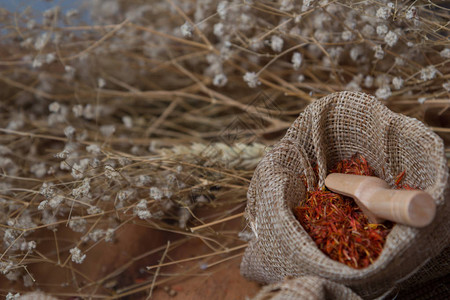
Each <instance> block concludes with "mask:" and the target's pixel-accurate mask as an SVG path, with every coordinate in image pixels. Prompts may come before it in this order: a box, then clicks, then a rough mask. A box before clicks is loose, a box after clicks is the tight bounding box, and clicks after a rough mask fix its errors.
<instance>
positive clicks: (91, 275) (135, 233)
mask: <svg viewBox="0 0 450 300" xmlns="http://www.w3.org/2000/svg"><path fill="white" fill-rule="evenodd" d="M240 226H241V220H240V219H238V220H235V221H234V222H233V221H232V222H227V224H225V225H222V226H218V227H219V228H218V229H222V230H223V229H226V230H236V232H237V231H238V228H240ZM41 234H42V233H41ZM230 236H233V237H232V238H223V237H222V238H218V239H217V240H218V241H220V242H221V243H222V242H224V243H226V245H227V247H233V246H235V245H242V244H243V242H242V241H238V240H237V238H236V237H235V235H234V234H231V235H230ZM79 237H80V236H79V235H78V234H74V233H73V232H72V231H71V230H69V229H66V228H64V227H61V228H59V229H58V231H57V238H58V243H59V247H60V249H63V251H62V253H64V254H61V257H60V260H61V263H63V262H64V261H65V260H66V258H67V257H68V255H69V251H68V249H69V248H70V247H73V245H74V242H75V241H77V240H79ZM41 238H43V237H41ZM44 238H45V239H46V240H48V242H45V243H41V244H40V246H39V247H38V251H39V252H41V253H43V254H44V255H46V256H47V257H48V258H50V259H51V260H53V261H54V262H55V264H51V263H36V264H32V265H30V266H29V270H30V272H31V273H32V274H33V276H34V277H35V278H36V280H37V283H36V284H35V286H33V287H31V288H23V287H21V286H19V285H18V284H14V283H13V282H11V281H9V280H7V279H4V278H3V276H2V275H0V278H1V279H0V289H1V293H0V294H6V293H7V291H9V290H15V291H20V292H21V293H24V292H26V291H32V290H35V289H36V288H39V289H41V290H43V291H46V292H49V293H55V294H56V295H59V296H60V297H61V299H68V298H69V296H77V295H84V296H85V297H86V296H88V295H89V294H91V293H95V294H103V295H108V294H109V295H111V290H115V291H116V292H117V293H119V294H120V292H121V289H123V288H125V287H130V286H132V285H135V284H137V283H142V284H143V286H146V287H147V288H145V289H143V290H142V292H140V293H139V292H138V293H133V294H131V295H130V296H128V298H126V297H122V299H145V298H146V296H147V295H148V292H149V290H150V288H149V287H150V285H151V282H152V278H153V274H154V271H155V269H153V270H152V271H149V272H146V271H145V267H146V266H151V265H157V264H158V262H159V260H160V259H161V257H162V254H163V252H164V247H165V246H166V245H167V241H168V240H171V241H172V247H171V249H172V250H170V251H169V252H168V254H167V256H166V258H165V260H164V262H168V261H176V260H181V259H186V258H190V257H195V256H198V255H202V254H208V253H212V252H213V251H212V250H211V249H210V248H209V247H208V246H206V245H205V243H203V242H202V241H201V240H200V239H198V238H195V237H194V238H191V239H190V240H189V241H187V242H184V243H183V244H181V245H179V246H176V241H177V240H179V239H180V238H185V236H184V235H180V234H173V233H167V232H164V231H159V230H154V229H149V228H146V227H143V226H138V225H133V224H126V225H124V226H123V227H122V228H121V229H120V230H118V231H117V234H116V241H115V242H114V243H106V242H104V241H102V242H100V243H99V244H98V245H96V246H95V247H94V248H92V249H91V250H89V251H88V252H87V253H86V254H87V257H86V260H85V261H84V262H83V263H82V264H80V265H79V264H75V263H72V262H71V261H69V262H68V265H69V266H70V265H71V266H72V267H73V268H74V269H76V270H77V271H79V272H81V273H83V275H84V276H85V277H86V278H84V277H83V276H80V275H76V276H74V274H75V273H73V272H71V271H70V269H69V268H65V269H63V268H61V267H59V266H57V264H56V262H57V256H56V253H55V252H54V249H55V243H54V237H53V233H52V232H51V231H48V232H46V236H45V237H44ZM158 247H160V248H161V249H162V250H160V251H157V252H155V253H154V254H152V255H148V256H146V257H145V258H143V259H140V260H138V261H135V262H133V259H137V258H138V256H140V255H142V254H143V253H146V252H148V251H151V250H152V249H155V248H158ZM87 248H88V246H87V245H81V246H80V249H82V250H83V251H85V250H86V249H87ZM242 252H243V249H240V250H237V251H235V252H232V253H230V254H221V255H215V256H212V257H210V258H205V259H202V260H194V261H192V262H187V263H180V264H176V265H172V266H168V267H162V268H161V269H160V272H159V275H158V277H157V280H156V283H157V286H156V287H155V288H154V291H153V297H152V299H199V300H202V299H219V300H220V299H245V297H246V296H253V295H255V294H256V293H257V291H258V290H259V286H258V285H257V284H256V283H253V282H249V281H247V280H245V279H244V278H243V277H242V276H241V275H240V273H239V263H240V260H241V258H242V256H238V257H236V258H234V259H231V260H227V261H226V262H223V263H220V264H217V265H215V266H213V267H211V268H207V269H206V270H202V269H201V268H200V264H202V263H209V264H211V263H214V262H217V261H219V260H222V259H226V258H227V257H229V256H231V255H236V254H238V253H242ZM121 267H123V268H124V269H125V271H124V272H121V273H120V275H118V276H112V277H111V278H108V279H105V276H107V275H108V274H111V273H112V272H114V271H115V270H118V269H120V268H121ZM169 274H170V276H169ZM174 274H176V275H177V276H174ZM74 278H76V280H75V281H74ZM101 279H105V280H103V281H102V284H101V285H99V286H100V287H99V288H94V286H91V287H86V285H88V284H89V282H95V281H99V280H101ZM167 279H170V281H167ZM161 281H166V282H163V283H161V284H160V282H161ZM64 282H70V283H72V284H71V286H70V287H64V286H61V284H63V283H64ZM74 282H76V283H74ZM74 284H75V285H77V286H79V287H83V288H81V289H80V290H79V292H78V293H77V292H76V291H74V288H73V285H74ZM104 287H107V288H108V290H107V289H105V288H104ZM170 290H174V291H176V295H175V296H174V295H173V293H174V292H172V296H170V295H169V291H170Z"/></svg>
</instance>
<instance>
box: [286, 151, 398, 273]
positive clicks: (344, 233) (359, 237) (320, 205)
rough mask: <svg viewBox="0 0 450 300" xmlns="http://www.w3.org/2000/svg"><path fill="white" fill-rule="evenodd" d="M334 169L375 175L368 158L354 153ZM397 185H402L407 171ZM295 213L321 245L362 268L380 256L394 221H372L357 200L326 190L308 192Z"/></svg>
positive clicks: (338, 256) (350, 264)
mask: <svg viewBox="0 0 450 300" xmlns="http://www.w3.org/2000/svg"><path fill="white" fill-rule="evenodd" d="M330 172H335V173H344V174H355V175H367V176H373V175H374V172H373V170H372V169H371V168H370V166H369V164H368V163H367V161H366V159H364V157H362V156H360V155H356V154H355V155H354V156H352V157H351V159H346V160H342V161H340V162H339V163H338V164H337V165H336V167H335V168H334V169H332V170H331V171H330ZM400 175H401V178H398V182H397V181H396V185H397V186H400V182H401V181H402V179H403V177H404V174H403V175H402V174H400ZM294 213H295V215H296V217H297V219H298V220H299V221H300V223H301V225H302V226H303V228H304V229H305V230H306V231H307V232H308V234H309V235H310V236H311V237H312V238H313V240H314V241H315V243H316V245H317V246H318V248H319V249H320V250H321V251H323V252H324V253H325V254H327V255H328V256H329V257H330V258H332V259H334V260H337V261H339V262H341V263H344V264H346V265H348V266H350V267H353V268H356V269H361V268H365V267H367V266H369V265H370V264H371V263H373V262H374V261H375V259H377V258H378V256H379V255H380V253H381V251H382V250H383V245H384V243H385V240H386V236H387V235H388V233H389V231H390V230H391V228H392V223H387V224H386V226H385V225H379V224H370V223H369V222H368V219H367V217H366V216H365V215H364V214H363V213H362V211H361V210H360V209H359V207H358V206H357V205H356V204H355V202H354V201H353V199H351V198H349V197H342V196H341V195H339V194H336V193H332V192H330V191H328V190H326V189H316V190H314V191H310V192H307V197H306V201H304V202H303V204H301V205H299V206H298V207H296V208H295V210H294Z"/></svg>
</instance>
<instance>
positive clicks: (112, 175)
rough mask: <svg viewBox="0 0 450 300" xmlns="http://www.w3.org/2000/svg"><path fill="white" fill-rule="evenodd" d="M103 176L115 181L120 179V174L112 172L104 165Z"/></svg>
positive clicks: (109, 167)
mask: <svg viewBox="0 0 450 300" xmlns="http://www.w3.org/2000/svg"><path fill="white" fill-rule="evenodd" d="M105 176H106V177H107V178H109V179H115V178H118V177H120V173H119V172H117V171H116V170H114V168H113V167H111V166H108V165H106V166H105Z"/></svg>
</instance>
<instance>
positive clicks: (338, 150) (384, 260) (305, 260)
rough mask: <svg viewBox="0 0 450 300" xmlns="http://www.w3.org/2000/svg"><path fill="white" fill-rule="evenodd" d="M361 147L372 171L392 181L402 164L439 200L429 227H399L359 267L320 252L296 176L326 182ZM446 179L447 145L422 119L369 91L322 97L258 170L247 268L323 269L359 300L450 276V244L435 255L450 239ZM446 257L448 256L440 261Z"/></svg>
mask: <svg viewBox="0 0 450 300" xmlns="http://www.w3.org/2000/svg"><path fill="white" fill-rule="evenodd" d="M355 153H360V154H362V155H363V156H364V157H365V158H366V159H367V161H368V162H369V164H370V165H371V166H372V167H373V168H374V170H375V173H376V175H377V176H378V177H380V178H382V179H384V180H386V181H387V182H388V183H389V184H391V185H393V184H394V179H395V176H396V175H397V174H399V173H400V172H401V171H406V174H407V175H406V179H405V183H408V184H410V185H412V186H417V187H420V188H422V189H424V190H425V191H426V192H428V193H429V194H430V195H432V196H433V198H434V199H435V201H436V204H437V214H436V217H435V219H434V221H433V222H432V223H431V224H430V225H429V226H427V227H425V228H422V229H418V228H412V227H408V226H405V225H395V226H394V228H393V229H392V231H391V232H390V233H389V235H388V237H387V241H386V244H385V246H384V249H383V252H382V253H381V255H380V256H379V258H378V259H377V260H376V261H375V262H374V263H373V264H372V265H370V266H369V267H367V268H365V269H359V270H357V269H353V268H351V267H348V266H346V265H344V264H341V263H339V262H337V261H334V260H332V259H330V258H329V257H327V256H326V255H325V254H324V253H322V252H321V251H320V250H319V249H318V248H317V247H316V245H315V243H314V242H313V240H312V239H311V238H310V236H309V235H308V234H307V233H306V231H305V230H304V229H303V228H302V227H301V225H300V223H299V222H298V221H297V220H296V218H295V217H294V214H293V211H292V209H293V208H294V207H295V206H296V205H297V204H298V202H299V201H300V200H301V199H303V198H304V197H305V186H304V185H303V183H302V180H301V178H300V175H305V176H306V180H307V183H308V186H309V187H313V186H314V185H315V183H316V182H318V183H319V184H320V185H323V182H324V179H325V177H326V175H327V170H328V169H329V168H331V167H333V166H334V165H335V163H336V162H338V161H340V160H342V159H347V158H350V157H351V156H352V155H353V154H355ZM315 164H317V165H318V169H319V172H318V174H319V176H318V178H316V176H315V175H314V171H313V166H314V165H315ZM447 179H448V170H447V162H446V159H445V156H444V145H443V142H442V140H441V139H440V138H439V137H438V136H437V135H436V134H434V133H433V132H432V131H431V130H430V129H428V128H427V127H426V126H425V125H424V124H422V123H421V122H419V121H418V120H416V119H412V118H409V117H406V116H403V115H400V114H396V113H393V112H392V111H390V110H389V109H387V108H386V107H385V106H384V105H382V104H381V103H380V102H379V101H378V100H376V99H375V98H374V97H371V96H369V95H366V94H363V93H357V92H341V93H335V94H331V95H329V96H327V97H324V98H322V99H320V100H317V101H315V102H314V103H312V104H311V105H309V106H308V107H307V108H306V109H305V111H304V112H303V113H301V114H300V116H299V117H298V118H297V120H296V121H295V122H294V123H293V124H292V126H291V127H290V128H289V129H288V132H287V134H286V136H285V137H284V138H283V139H282V140H281V141H280V142H279V143H278V144H277V145H275V147H274V148H273V150H271V151H270V152H268V153H267V154H266V155H265V157H264V158H263V159H262V161H261V162H260V163H259V165H258V167H257V168H256V170H255V173H254V176H253V178H252V181H251V184H250V187H249V191H248V204H247V208H246V218H247V220H248V222H249V226H250V227H251V228H252V230H253V232H254V235H255V237H254V238H253V239H252V240H251V241H250V243H249V246H248V248H247V249H246V252H245V255H244V258H243V260H242V264H241V273H242V275H244V276H245V277H247V278H249V279H251V280H255V281H258V282H261V283H276V282H279V281H281V280H282V279H283V278H284V277H286V276H293V277H298V276H318V277H321V278H324V279H328V280H331V281H333V282H336V283H340V284H344V285H346V286H348V287H350V288H351V289H352V290H353V291H355V292H356V293H358V295H360V296H361V297H363V298H374V297H377V296H380V295H386V294H388V293H389V292H390V291H393V290H394V289H396V288H397V287H399V286H402V287H405V286H410V285H414V284H415V283H417V282H420V281H424V280H430V279H432V277H433V274H436V276H441V275H442V274H448V272H449V271H450V267H449V264H448V259H449V256H448V253H449V252H448V251H446V252H445V253H446V254H444V255H445V256H446V257H444V258H442V257H440V258H439V260H437V261H436V262H434V261H433V258H435V257H436V256H438V255H439V254H440V253H441V252H442V251H443V249H444V248H445V247H448V246H449V238H450V219H449V218H448V215H449V211H450V206H449V203H448V202H449V201H448V200H449V199H447V201H445V200H444V192H445V191H446V186H447ZM441 256H442V255H441ZM442 260H444V261H447V263H446V264H441V265H439V261H442ZM424 267H426V270H424ZM429 270H433V271H432V272H430V271H429ZM418 271H420V272H418ZM414 274H416V275H415V276H413V275H414ZM423 276H425V277H426V279H425V278H424V277H423Z"/></svg>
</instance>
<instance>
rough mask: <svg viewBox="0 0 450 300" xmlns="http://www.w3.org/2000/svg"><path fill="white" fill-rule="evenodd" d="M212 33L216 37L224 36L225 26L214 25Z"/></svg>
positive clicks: (220, 24)
mask: <svg viewBox="0 0 450 300" xmlns="http://www.w3.org/2000/svg"><path fill="white" fill-rule="evenodd" d="M213 32H214V34H215V35H216V36H217V37H221V36H223V35H224V34H225V25H223V23H217V24H214V30H213Z"/></svg>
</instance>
